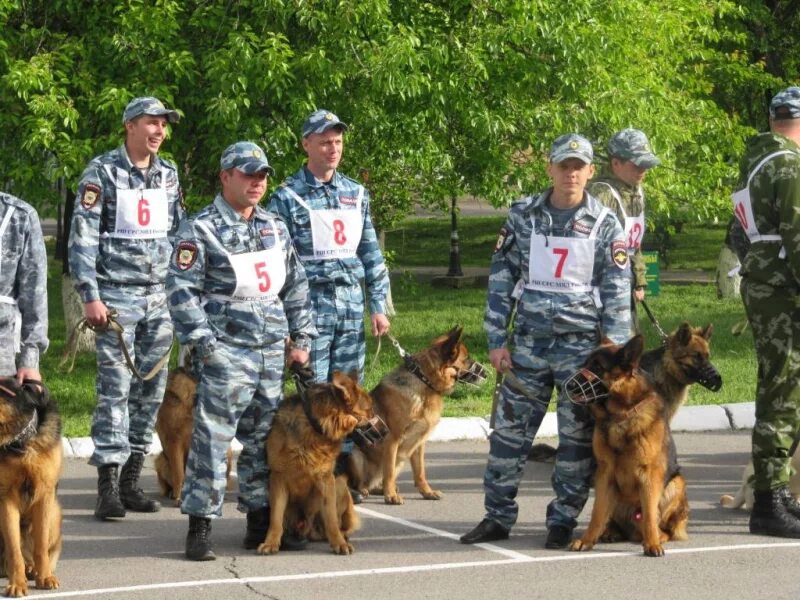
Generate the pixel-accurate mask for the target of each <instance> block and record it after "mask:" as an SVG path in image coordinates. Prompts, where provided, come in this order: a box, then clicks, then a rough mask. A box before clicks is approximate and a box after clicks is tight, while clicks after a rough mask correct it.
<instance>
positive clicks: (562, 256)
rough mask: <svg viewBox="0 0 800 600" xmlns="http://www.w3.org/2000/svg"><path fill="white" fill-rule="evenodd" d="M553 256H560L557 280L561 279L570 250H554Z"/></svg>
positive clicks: (557, 266)
mask: <svg viewBox="0 0 800 600" xmlns="http://www.w3.org/2000/svg"><path fill="white" fill-rule="evenodd" d="M553 254H555V255H557V256H558V264H557V265H556V279H560V278H561V271H563V269H564V263H565V262H566V260H567V254H569V248H553Z"/></svg>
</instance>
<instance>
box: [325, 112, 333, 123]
mask: <svg viewBox="0 0 800 600" xmlns="http://www.w3.org/2000/svg"><path fill="white" fill-rule="evenodd" d="M325 120H326V121H333V114H331V113H325Z"/></svg>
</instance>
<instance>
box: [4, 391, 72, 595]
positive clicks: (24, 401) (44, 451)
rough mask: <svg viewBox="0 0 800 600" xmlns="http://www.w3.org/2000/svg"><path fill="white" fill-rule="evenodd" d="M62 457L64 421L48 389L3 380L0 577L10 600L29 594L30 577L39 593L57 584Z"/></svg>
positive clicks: (59, 549)
mask: <svg viewBox="0 0 800 600" xmlns="http://www.w3.org/2000/svg"><path fill="white" fill-rule="evenodd" d="M62 458H63V450H62V446H61V419H60V417H59V415H58V410H57V408H56V406H55V404H54V403H53V402H51V401H50V396H49V394H48V392H47V390H46V388H44V386H42V385H41V383H38V382H25V383H23V385H22V386H21V387H20V386H18V385H17V384H16V381H15V380H14V379H2V380H0V577H8V584H7V586H6V588H5V595H6V596H25V595H27V594H28V579H29V578H31V579H34V580H35V581H36V587H37V588H39V589H46V590H52V589H55V588H57V587H58V585H59V583H58V579H57V578H56V576H55V570H56V564H57V563H58V557H59V555H60V554H61V506H60V505H59V503H58V499H57V498H56V488H57V487H58V480H59V478H60V476H61V462H62ZM4 540H5V541H4Z"/></svg>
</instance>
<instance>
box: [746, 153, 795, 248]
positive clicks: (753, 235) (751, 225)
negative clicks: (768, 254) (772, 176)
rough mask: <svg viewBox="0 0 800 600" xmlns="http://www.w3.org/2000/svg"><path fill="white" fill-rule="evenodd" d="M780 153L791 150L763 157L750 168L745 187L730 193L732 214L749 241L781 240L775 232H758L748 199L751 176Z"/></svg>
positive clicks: (751, 205)
mask: <svg viewBox="0 0 800 600" xmlns="http://www.w3.org/2000/svg"><path fill="white" fill-rule="evenodd" d="M782 154H793V152H792V151H791V150H783V151H781V152H775V153H773V154H770V155H769V156H767V157H765V158H764V159H763V160H762V161H761V162H760V163H758V164H757V165H756V168H755V169H753V170H752V172H751V173H750V175H748V177H747V185H745V187H743V188H742V189H741V190H737V191H735V192H734V193H733V194H731V200H732V201H733V214H734V215H736V218H737V219H738V220H739V223H740V224H741V226H742V229H744V232H745V233H746V234H747V237H748V239H749V240H750V241H751V242H780V241H782V239H781V236H779V235H777V234H771V235H761V234H760V233H759V232H758V229H757V228H756V222H755V218H754V217H753V203H752V201H751V200H750V182H751V181H752V180H753V177H755V176H756V173H758V172H759V171H760V170H761V167H763V166H764V165H765V164H766V163H767V162H768V161H769V160H770V159H772V158H774V157H776V156H780V155H782Z"/></svg>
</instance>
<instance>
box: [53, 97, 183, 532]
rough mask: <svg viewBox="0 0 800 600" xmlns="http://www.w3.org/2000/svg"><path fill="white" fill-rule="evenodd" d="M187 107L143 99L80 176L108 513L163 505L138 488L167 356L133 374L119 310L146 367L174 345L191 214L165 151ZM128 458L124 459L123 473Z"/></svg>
mask: <svg viewBox="0 0 800 600" xmlns="http://www.w3.org/2000/svg"><path fill="white" fill-rule="evenodd" d="M177 122H178V113H177V112H176V111H174V110H172V109H168V108H166V107H165V106H164V104H163V103H162V102H161V101H160V100H158V99H157V98H153V97H150V96H148V97H141V98H134V99H133V100H131V101H130V103H129V104H128V106H127V107H126V108H125V112H124V113H123V116H122V123H123V126H124V127H125V143H124V144H122V145H121V146H120V147H119V148H116V149H115V150H112V151H110V152H106V153H105V154H102V155H100V156H97V157H95V158H93V159H92V160H91V161H90V162H89V164H88V165H87V167H86V169H85V170H84V172H83V174H82V175H81V179H80V182H79V184H78V196H77V198H76V200H75V212H74V214H73V218H72V226H71V230H70V238H69V250H68V259H69V267H70V273H71V275H72V279H73V282H74V284H75V288H76V289H77V291H78V294H79V295H80V298H81V300H82V301H83V307H84V316H85V318H86V320H87V322H88V323H89V324H90V325H93V326H95V327H97V328H99V329H100V330H101V331H98V333H97V338H96V339H97V342H96V348H97V383H96V388H97V406H96V407H95V411H94V415H93V417H92V431H91V434H92V441H93V442H94V452H93V454H92V456H91V458H90V459H89V464H92V465H94V466H96V467H97V471H98V483H97V488H98V498H97V505H96V507H95V516H96V517H97V518H98V519H100V520H107V519H112V518H119V517H124V516H125V511H126V509H128V510H133V511H137V512H155V511H157V510H159V508H160V504H159V503H158V502H156V501H155V500H152V499H150V498H147V497H146V496H145V495H144V494H143V492H142V490H141V489H139V487H138V481H139V475H140V473H141V470H142V465H143V462H144V456H145V454H146V453H147V452H148V450H149V448H150V444H151V441H152V438H153V426H154V424H155V419H156V413H157V411H158V407H159V405H160V404H161V400H162V399H163V397H164V387H165V385H166V379H167V369H166V365H165V366H164V367H163V368H162V369H161V370H160V371H159V372H158V373H157V374H156V375H155V376H154V377H153V378H152V379H149V380H148V381H143V380H141V379H139V378H138V377H135V376H133V374H132V373H131V370H130V369H129V368H128V366H127V364H126V362H125V359H124V353H123V349H122V348H121V347H120V345H119V342H118V338H117V336H116V334H115V333H114V332H113V331H111V330H109V329H105V330H103V328H106V327H107V325H108V318H109V315H110V314H111V311H114V312H115V314H116V317H115V318H116V320H117V322H118V323H119V325H120V326H121V327H122V328H123V329H124V343H125V345H126V346H127V348H128V350H129V352H130V355H131V356H132V357H133V360H134V362H135V366H136V368H137V370H138V371H139V372H140V373H147V372H148V371H150V370H151V369H152V368H153V367H154V366H155V364H156V363H157V361H158V360H159V359H160V358H161V357H162V356H164V354H166V353H167V352H168V351H169V349H170V347H171V345H172V335H173V334H172V323H171V321H170V318H169V311H168V309H167V297H166V294H165V290H164V282H165V280H166V277H167V265H168V263H169V257H170V254H171V252H172V238H173V236H174V234H175V232H176V231H177V229H178V225H179V224H180V222H181V221H182V220H183V219H184V218H185V216H186V212H185V210H184V207H183V200H182V194H181V189H180V183H179V181H178V169H177V167H176V166H175V164H174V163H172V162H170V161H168V160H165V159H163V158H161V157H159V156H158V150H159V148H160V147H161V144H162V143H163V142H164V140H165V139H166V135H167V128H168V124H174V123H177ZM119 465H123V467H122V471H121V472H120V473H118V467H119Z"/></svg>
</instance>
